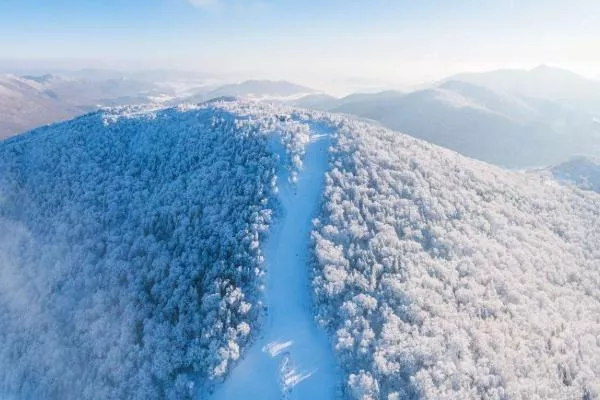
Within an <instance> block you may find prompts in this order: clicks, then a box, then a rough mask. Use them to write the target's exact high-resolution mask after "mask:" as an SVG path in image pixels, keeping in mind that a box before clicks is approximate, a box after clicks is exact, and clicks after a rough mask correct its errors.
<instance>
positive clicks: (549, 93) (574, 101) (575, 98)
mask: <svg viewBox="0 0 600 400" xmlns="http://www.w3.org/2000/svg"><path fill="white" fill-rule="evenodd" d="M449 80H459V81H463V82H470V83H473V84H476V85H479V86H484V87H488V88H490V89H492V90H495V91H498V92H504V93H510V94H513V95H519V96H525V97H530V98H537V99H544V100H552V101H556V102H558V103H560V104H563V105H566V106H571V107H573V108H576V109H581V110H586V111H588V112H592V113H594V114H596V115H598V114H600V82H599V81H595V80H590V79H586V78H584V77H582V76H580V75H577V74H576V73H574V72H571V71H568V70H564V69H560V68H553V67H549V66H546V65H540V66H538V67H536V68H533V69H531V70H518V69H502V70H497V71H491V72H482V73H465V74H458V75H455V76H452V77H450V78H449Z"/></svg>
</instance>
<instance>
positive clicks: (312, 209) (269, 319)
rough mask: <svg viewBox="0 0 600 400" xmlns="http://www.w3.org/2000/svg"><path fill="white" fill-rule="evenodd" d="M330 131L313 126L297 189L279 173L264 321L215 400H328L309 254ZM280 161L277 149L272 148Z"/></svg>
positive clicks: (329, 365)
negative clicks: (278, 209) (277, 211)
mask: <svg viewBox="0 0 600 400" xmlns="http://www.w3.org/2000/svg"><path fill="white" fill-rule="evenodd" d="M330 132H331V131H330V129H329V128H325V127H323V126H321V125H311V140H310V142H309V143H308V144H307V145H306V153H305V156H304V161H303V168H302V170H301V171H300V173H299V175H298V180H297V182H296V183H295V184H293V183H290V180H289V171H287V169H286V168H284V166H283V163H282V165H280V170H279V171H278V174H277V182H278V189H279V190H278V197H279V202H280V204H281V206H282V208H283V212H282V214H281V215H280V217H279V218H278V220H276V221H275V222H274V224H273V226H272V227H271V231H270V234H269V237H268V238H267V240H266V242H265V244H264V247H263V250H264V255H265V261H266V265H267V278H266V290H265V302H266V305H267V315H266V317H265V319H264V321H263V325H262V327H261V329H262V331H261V334H260V338H259V339H258V340H257V341H256V342H255V343H254V344H253V345H252V346H251V347H250V349H249V351H248V352H247V353H246V355H245V357H244V359H243V360H242V361H241V362H240V363H239V364H238V365H237V366H236V367H234V369H233V370H232V372H231V374H230V376H229V377H228V378H227V379H226V380H225V382H224V383H223V384H221V385H219V386H218V387H217V388H216V390H215V393H214V395H213V398H214V399H215V400H221V399H227V400H236V399H266V400H269V399H286V400H288V399H289V400H295V399H309V400H319V399H333V398H335V393H336V384H337V373H336V370H335V363H334V359H333V353H332V350H331V348H330V344H329V341H328V339H327V336H326V333H325V331H324V330H323V329H321V328H319V327H318V326H317V324H316V323H315V321H314V318H313V311H312V308H311V289H310V278H309V265H308V262H309V258H308V250H309V246H310V231H311V229H312V219H313V217H314V216H315V215H316V214H317V212H318V207H319V205H320V199H321V194H322V191H323V184H324V178H325V173H326V171H327V166H328V155H327V152H328V147H329V143H330ZM276 150H277V152H278V153H279V154H281V155H282V154H283V149H282V148H281V146H280V145H279V148H278V149H276Z"/></svg>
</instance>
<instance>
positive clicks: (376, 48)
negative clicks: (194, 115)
mask: <svg viewBox="0 0 600 400" xmlns="http://www.w3.org/2000/svg"><path fill="white" fill-rule="evenodd" d="M599 18H600V2H599V1H598V0H570V1H566V0H454V1H449V0H422V1H416V0H413V1H405V0H368V1H367V0H362V1H360V0H345V1H344V0H304V1H291V0H52V1H48V0H0V59H2V60H18V61H23V60H25V61H27V60H52V61H53V62H54V63H59V64H61V65H65V66H69V65H70V66H73V67H75V66H77V67H82V66H111V67H120V68H155V67H168V68H180V69H202V70H206V71H221V72H222V71H226V72H236V71H251V72H253V73H255V74H264V75H279V76H280V77H289V76H296V75H299V74H322V75H327V74H329V75H332V74H344V75H347V76H357V77H363V76H364V77H368V76H379V77H385V78H389V79H395V80H402V79H404V80H405V81H417V80H424V79H429V78H435V77H438V76H441V75H444V74H448V73H453V72H458V71H464V70H483V69H491V68H498V67H529V66H534V65H536V64H540V63H547V64H551V65H557V66H564V67H566V68H571V69H574V70H576V71H577V72H580V73H583V74H585V75H588V76H590V75H591V76H596V75H600V60H599V58H600V19H599ZM401 78H402V79H401Z"/></svg>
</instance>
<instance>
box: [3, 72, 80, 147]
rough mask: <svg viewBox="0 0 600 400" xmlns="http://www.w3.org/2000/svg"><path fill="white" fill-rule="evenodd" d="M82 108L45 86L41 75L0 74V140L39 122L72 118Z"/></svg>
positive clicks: (30, 127)
mask: <svg viewBox="0 0 600 400" xmlns="http://www.w3.org/2000/svg"><path fill="white" fill-rule="evenodd" d="M80 112H81V110H78V109H77V108H74V107H72V106H71V105H70V104H67V103H64V102H62V101H60V100H59V99H58V98H57V95H56V93H54V92H53V91H51V90H48V89H46V86H45V82H44V79H42V78H40V79H39V80H33V79H27V78H21V77H18V76H14V75H0V140H1V139H3V138H6V137H8V136H11V135H13V134H15V133H19V132H24V131H26V130H29V129H32V128H35V127H36V126H39V125H43V124H47V123H50V122H56V121H60V120H64V119H69V118H71V117H73V116H75V115H77V114H78V113H80Z"/></svg>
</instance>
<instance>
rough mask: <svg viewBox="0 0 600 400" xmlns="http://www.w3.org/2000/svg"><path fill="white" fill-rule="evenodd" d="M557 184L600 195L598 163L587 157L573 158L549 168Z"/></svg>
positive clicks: (599, 166) (599, 169) (599, 165)
mask: <svg viewBox="0 0 600 400" xmlns="http://www.w3.org/2000/svg"><path fill="white" fill-rule="evenodd" d="M549 172H550V173H551V174H552V176H553V177H554V178H555V179H556V180H558V181H559V182H562V183H566V184H570V185H576V186H578V187H580V188H581V189H584V190H593V191H596V192H599V193H600V162H599V161H596V160H592V159H590V158H587V157H574V158H572V159H570V160H569V161H565V162H564V163H561V164H558V165H555V166H553V167H551V168H549Z"/></svg>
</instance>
